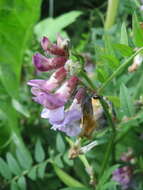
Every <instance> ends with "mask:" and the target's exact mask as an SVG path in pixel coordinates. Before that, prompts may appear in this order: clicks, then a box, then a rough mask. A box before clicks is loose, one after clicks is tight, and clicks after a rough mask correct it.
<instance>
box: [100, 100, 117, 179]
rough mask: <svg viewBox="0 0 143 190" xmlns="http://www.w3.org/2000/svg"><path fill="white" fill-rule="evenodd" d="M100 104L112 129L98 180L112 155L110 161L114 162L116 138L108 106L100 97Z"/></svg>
mask: <svg viewBox="0 0 143 190" xmlns="http://www.w3.org/2000/svg"><path fill="white" fill-rule="evenodd" d="M99 100H100V103H101V105H102V107H103V109H104V112H105V115H106V118H107V121H108V123H109V126H110V127H111V129H112V136H111V139H110V141H109V143H108V146H107V150H106V153H105V157H104V159H103V162H102V166H101V171H100V174H99V179H100V177H101V176H102V174H103V173H104V171H105V169H106V167H107V164H108V161H109V158H110V156H111V154H112V153H113V154H112V160H115V146H114V141H115V137H116V127H115V125H114V122H113V120H112V117H111V115H110V113H109V111H108V105H107V103H106V101H105V100H104V99H103V98H102V97H101V98H100V99H99Z"/></svg>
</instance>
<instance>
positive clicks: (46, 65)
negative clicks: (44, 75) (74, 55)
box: [33, 53, 67, 71]
mask: <svg viewBox="0 0 143 190" xmlns="http://www.w3.org/2000/svg"><path fill="white" fill-rule="evenodd" d="M66 61H67V58H66V57H64V56H61V57H53V58H47V57H45V56H43V55H42V54H40V53H36V54H35V55H34V56H33V63H34V65H35V67H36V68H37V70H39V71H49V70H53V69H58V68H60V67H63V66H64V65H65V62H66Z"/></svg>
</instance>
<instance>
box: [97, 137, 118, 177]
mask: <svg viewBox="0 0 143 190" xmlns="http://www.w3.org/2000/svg"><path fill="white" fill-rule="evenodd" d="M114 138H115V137H114V134H112V136H111V139H110V141H109V143H108V146H107V150H106V153H105V157H104V160H103V162H102V165H101V170H100V173H99V179H100V178H101V176H102V175H103V173H104V171H105V169H106V167H107V164H108V161H109V158H110V155H111V152H112V148H113V144H114Z"/></svg>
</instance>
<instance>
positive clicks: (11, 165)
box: [6, 152, 22, 175]
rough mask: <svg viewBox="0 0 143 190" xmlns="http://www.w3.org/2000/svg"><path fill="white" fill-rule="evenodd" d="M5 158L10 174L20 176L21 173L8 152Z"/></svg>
mask: <svg viewBox="0 0 143 190" xmlns="http://www.w3.org/2000/svg"><path fill="white" fill-rule="evenodd" d="M6 158H7V162H8V166H9V168H10V170H11V172H12V173H13V174H15V175H20V174H21V172H22V171H21V169H20V167H19V165H18V162H17V161H16V159H15V158H14V157H13V155H12V154H11V153H10V152H8V153H7V155H6Z"/></svg>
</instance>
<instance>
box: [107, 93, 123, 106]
mask: <svg viewBox="0 0 143 190" xmlns="http://www.w3.org/2000/svg"><path fill="white" fill-rule="evenodd" d="M108 100H109V101H111V102H112V103H113V104H114V105H115V106H116V107H118V108H119V107H120V99H119V97H117V96H108Z"/></svg>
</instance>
